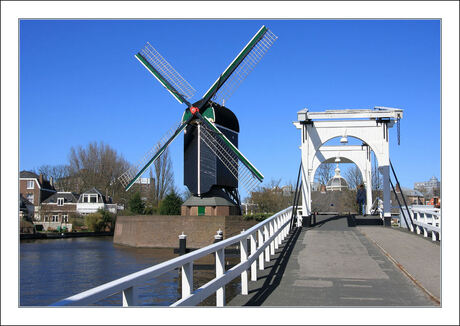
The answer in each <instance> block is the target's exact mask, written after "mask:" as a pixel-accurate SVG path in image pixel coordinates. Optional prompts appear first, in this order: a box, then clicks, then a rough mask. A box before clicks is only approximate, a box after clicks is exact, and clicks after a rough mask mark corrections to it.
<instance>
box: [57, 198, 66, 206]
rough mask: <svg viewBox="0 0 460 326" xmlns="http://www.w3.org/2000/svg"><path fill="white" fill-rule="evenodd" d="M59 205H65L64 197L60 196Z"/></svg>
mask: <svg viewBox="0 0 460 326" xmlns="http://www.w3.org/2000/svg"><path fill="white" fill-rule="evenodd" d="M57 205H58V206H64V198H58V200H57Z"/></svg>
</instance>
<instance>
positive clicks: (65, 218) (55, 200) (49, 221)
mask: <svg viewBox="0 0 460 326" xmlns="http://www.w3.org/2000/svg"><path fill="white" fill-rule="evenodd" d="M78 197H79V196H78V194H74V193H71V192H64V191H58V192H56V193H54V194H53V195H52V196H51V197H48V198H47V199H46V200H44V201H43V202H42V204H41V208H40V216H39V218H38V219H36V221H35V224H36V225H38V224H41V225H43V229H44V230H48V229H49V228H53V229H56V228H57V227H58V226H60V227H63V226H65V227H66V228H67V229H68V230H69V231H71V230H72V224H70V223H69V217H70V216H72V215H75V214H77V201H78Z"/></svg>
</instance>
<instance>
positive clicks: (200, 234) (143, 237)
mask: <svg viewBox="0 0 460 326" xmlns="http://www.w3.org/2000/svg"><path fill="white" fill-rule="evenodd" d="M255 224H257V222H256V221H254V220H250V221H244V220H243V218H242V217H241V216H165V215H163V216H160V215H141V216H118V217H117V222H116V225H115V232H114V237H113V242H114V243H115V244H121V245H126V246H131V247H148V248H177V247H179V234H181V233H182V232H184V234H186V235H187V248H201V247H204V246H207V245H210V244H212V243H213V242H214V235H216V234H217V230H219V229H221V230H222V231H223V235H224V239H227V238H230V237H232V236H234V235H236V234H239V233H241V231H242V230H243V229H245V230H247V229H249V228H250V227H251V226H253V225H255Z"/></svg>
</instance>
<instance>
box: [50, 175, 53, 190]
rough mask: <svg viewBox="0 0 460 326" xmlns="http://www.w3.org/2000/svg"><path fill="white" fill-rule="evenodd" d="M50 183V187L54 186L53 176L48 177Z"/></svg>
mask: <svg viewBox="0 0 460 326" xmlns="http://www.w3.org/2000/svg"><path fill="white" fill-rule="evenodd" d="M50 185H51V188H53V187H54V183H53V177H50Z"/></svg>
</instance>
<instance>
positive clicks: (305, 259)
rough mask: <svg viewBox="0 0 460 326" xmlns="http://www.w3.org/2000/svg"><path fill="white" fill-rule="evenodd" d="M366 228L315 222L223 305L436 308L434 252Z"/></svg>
mask: <svg viewBox="0 0 460 326" xmlns="http://www.w3.org/2000/svg"><path fill="white" fill-rule="evenodd" d="M371 224H373V223H372V220H371V219H366V218H358V217H357V218H354V217H347V216H318V219H317V221H316V224H314V225H313V226H312V227H309V228H305V227H304V228H302V229H301V230H299V231H298V232H297V233H295V234H294V235H293V236H292V237H290V238H288V240H287V241H285V242H284V243H283V245H282V246H281V247H280V248H279V250H278V252H277V255H276V257H275V259H273V260H272V261H271V262H270V263H268V264H267V265H266V268H265V270H264V271H258V273H259V274H258V281H257V282H250V288H249V295H246V296H242V295H238V296H236V297H235V298H233V299H232V300H231V301H230V302H229V304H228V305H229V306H316V307H318V306H433V305H438V302H436V299H437V298H439V286H440V264H439V256H440V246H439V245H438V244H436V243H432V242H431V241H430V240H426V239H424V238H421V237H420V236H415V235H413V234H409V233H406V232H403V231H399V230H395V229H391V228H384V227H383V226H380V225H379V226H371ZM382 249H383V250H382ZM392 259H394V261H392ZM395 263H399V264H400V265H402V267H403V268H404V269H405V270H406V271H407V272H408V273H407V274H404V273H403V272H402V271H401V269H400V268H399V267H397V266H396V265H395ZM422 267H423V268H422ZM410 277H412V278H413V279H415V280H416V281H417V282H418V283H419V284H420V285H421V286H422V288H425V289H427V290H428V292H429V293H431V294H432V295H433V296H430V295H429V294H427V291H424V290H422V288H421V287H419V286H417V285H416V284H415V283H414V281H413V280H411V279H410ZM433 297H434V298H433Z"/></svg>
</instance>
